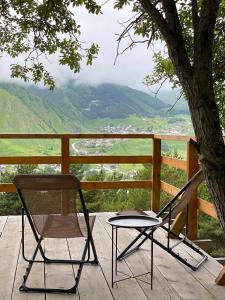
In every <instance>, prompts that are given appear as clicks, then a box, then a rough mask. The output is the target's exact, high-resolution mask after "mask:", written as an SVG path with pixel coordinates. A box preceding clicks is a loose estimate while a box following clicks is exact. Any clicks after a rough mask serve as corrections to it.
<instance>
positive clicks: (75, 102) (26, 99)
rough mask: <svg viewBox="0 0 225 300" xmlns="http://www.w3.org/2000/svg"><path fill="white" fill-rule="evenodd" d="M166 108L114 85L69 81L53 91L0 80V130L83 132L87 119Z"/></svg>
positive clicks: (149, 113)
mask: <svg viewBox="0 0 225 300" xmlns="http://www.w3.org/2000/svg"><path fill="white" fill-rule="evenodd" d="M168 107H169V106H168V105H167V104H165V103H164V102H162V101H160V100H159V99H156V98H153V97H152V96H150V95H148V94H146V93H144V92H141V91H138V90H135V89H131V88H129V87H127V86H120V85H116V84H101V85H98V86H89V85H74V83H72V82H71V81H70V82H68V83H67V84H65V85H64V86H62V87H60V88H56V89H55V90H54V91H53V92H52V91H49V90H47V89H45V88H39V87H36V86H28V85H19V84H15V83H0V109H1V119H0V132H82V131H85V120H87V119H88V120H90V119H101V118H109V119H116V118H117V119H118V118H127V117H129V116H131V115H137V116H150V117H151V116H155V115H158V116H164V115H165V112H166V111H167V110H168Z"/></svg>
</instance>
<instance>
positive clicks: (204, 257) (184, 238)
mask: <svg viewBox="0 0 225 300" xmlns="http://www.w3.org/2000/svg"><path fill="white" fill-rule="evenodd" d="M192 182H193V180H192V179H190V181H188V182H187V183H186V184H185V185H184V187H183V188H182V189H181V190H180V191H179V192H178V193H177V195H176V196H175V197H174V198H173V199H172V200H171V201H170V202H169V203H168V204H167V205H166V206H165V207H164V208H163V209H162V210H161V211H160V212H159V213H158V214H156V217H157V218H160V217H163V215H164V213H165V212H167V211H169V212H168V227H166V226H165V225H162V226H160V227H159V228H163V230H165V231H166V232H167V243H166V245H164V244H162V243H161V242H160V241H158V240H157V239H155V238H154V237H153V234H152V231H151V232H148V229H140V228H136V230H137V231H139V234H138V235H137V236H136V238H134V240H133V241H132V242H131V243H130V244H129V245H128V246H127V247H126V248H125V249H124V250H123V251H122V252H121V253H120V255H119V256H118V258H117V260H121V259H123V258H125V257H126V256H128V255H130V254H132V253H134V252H135V251H137V250H138V249H140V247H141V246H142V244H143V243H144V242H145V241H146V240H148V239H150V240H153V242H154V243H156V244H157V245H158V246H159V247H161V248H162V249H163V250H165V251H166V252H168V253H169V254H171V255H172V256H173V257H175V258H176V259H178V260H179V261H180V262H181V263H183V264H185V265H186V266H188V267H189V268H191V269H192V270H193V271H196V270H197V269H198V268H199V267H200V266H201V265H202V264H203V262H204V261H206V260H207V259H208V256H207V255H206V254H205V253H204V252H203V251H201V250H200V248H199V247H196V246H195V245H194V243H192V242H191V241H190V240H188V239H187V228H188V226H187V225H188V205H187V214H186V230H185V235H183V236H180V235H177V234H175V233H174V232H173V231H171V213H172V209H173V204H174V203H175V201H176V200H177V199H178V198H179V197H180V196H181V195H182V194H183V192H184V191H185V190H186V189H187V188H188V187H189V186H190V185H191V183H192ZM137 213H139V214H140V211H137ZM141 213H142V214H146V213H145V212H141ZM119 214H123V212H121V213H119ZM146 215H147V214H146ZM155 230H157V229H155ZM155 230H154V231H155ZM171 236H172V237H173V239H174V238H175V239H178V241H177V243H175V244H174V245H172V246H170V239H171ZM142 237H144V238H143V239H142V240H141V241H140V239H141V238H142ZM182 242H183V243H184V244H185V245H186V246H188V247H189V248H191V249H192V250H193V251H194V252H196V253H197V254H199V256H200V260H199V261H198V262H197V263H196V264H191V263H190V262H188V260H187V259H186V258H183V257H182V256H181V255H180V254H179V253H176V252H175V251H174V248H175V247H176V246H178V245H179V244H180V243H182ZM136 243H137V245H136V246H134V245H135V244H136ZM133 246H134V247H133Z"/></svg>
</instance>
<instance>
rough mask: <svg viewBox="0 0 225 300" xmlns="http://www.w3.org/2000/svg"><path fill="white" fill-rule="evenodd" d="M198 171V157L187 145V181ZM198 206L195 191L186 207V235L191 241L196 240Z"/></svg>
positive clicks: (190, 146)
mask: <svg viewBox="0 0 225 300" xmlns="http://www.w3.org/2000/svg"><path fill="white" fill-rule="evenodd" d="M198 170H199V165H198V155H197V152H196V150H195V148H194V147H193V145H192V144H191V143H190V142H188V143H187V180H189V179H190V178H191V177H192V176H193V175H194V174H195V173H196V172H198ZM197 209H198V204H197V191H196V192H195V193H194V194H193V196H192V198H191V201H190V203H189V205H188V228H187V235H188V238H189V239H191V240H196V239H197V236H198V211H197Z"/></svg>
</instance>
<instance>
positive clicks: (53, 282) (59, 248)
mask: <svg viewBox="0 0 225 300" xmlns="http://www.w3.org/2000/svg"><path fill="white" fill-rule="evenodd" d="M45 254H46V256H47V257H49V258H52V259H54V258H55V259H70V256H69V252H68V245H67V241H66V239H46V240H45ZM74 282H75V278H74V271H73V268H72V265H69V264H46V265H45V283H46V287H48V288H71V287H72V286H73V285H74ZM56 299H59V300H66V299H70V300H78V299H79V295H78V294H74V295H68V294H49V293H46V300H56Z"/></svg>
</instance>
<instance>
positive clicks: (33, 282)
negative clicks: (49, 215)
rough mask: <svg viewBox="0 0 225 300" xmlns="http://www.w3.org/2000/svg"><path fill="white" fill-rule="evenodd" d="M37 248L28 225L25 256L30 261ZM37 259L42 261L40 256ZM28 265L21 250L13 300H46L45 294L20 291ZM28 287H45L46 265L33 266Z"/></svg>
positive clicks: (37, 264) (36, 264)
mask: <svg viewBox="0 0 225 300" xmlns="http://www.w3.org/2000/svg"><path fill="white" fill-rule="evenodd" d="M35 246H36V241H35V239H34V236H33V233H32V232H31V229H30V226H29V224H28V223H27V224H26V228H25V255H26V257H27V258H28V259H30V258H31V257H32V255H33V252H34V249H35ZM37 259H41V257H40V255H37ZM27 265H28V262H26V261H25V260H24V259H23V257H22V248H21V249H20V255H19V261H18V265H17V269H16V277H15V283H14V287H13V295H12V299H11V300H45V293H31V292H29V293H24V292H20V291H19V287H20V285H21V283H22V279H23V275H24V273H25V270H26V267H27ZM27 286H29V287H44V264H41V263H34V264H33V266H32V269H31V272H30V275H29V277H28V280H27Z"/></svg>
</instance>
